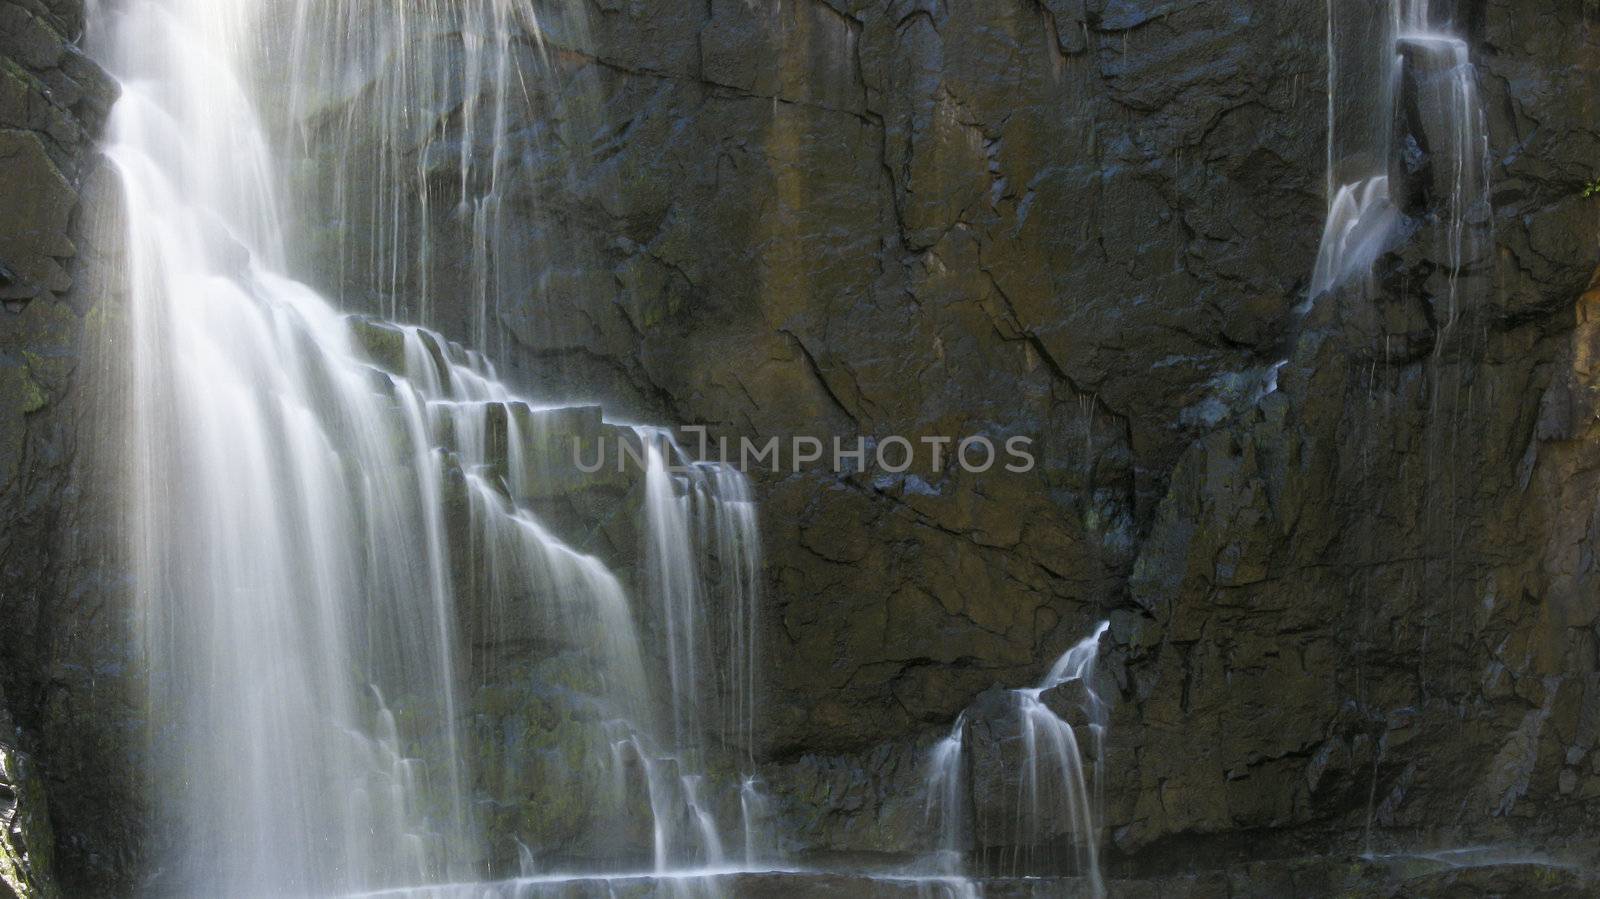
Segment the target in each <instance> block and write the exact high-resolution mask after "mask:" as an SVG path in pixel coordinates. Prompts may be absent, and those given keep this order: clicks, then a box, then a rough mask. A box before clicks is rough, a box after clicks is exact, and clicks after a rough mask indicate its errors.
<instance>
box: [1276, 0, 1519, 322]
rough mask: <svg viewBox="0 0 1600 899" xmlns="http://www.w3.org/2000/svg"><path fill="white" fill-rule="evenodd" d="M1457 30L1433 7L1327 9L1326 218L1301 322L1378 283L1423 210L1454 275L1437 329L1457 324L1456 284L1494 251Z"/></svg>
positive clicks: (1482, 148)
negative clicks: (1373, 278) (1330, 296)
mask: <svg viewBox="0 0 1600 899" xmlns="http://www.w3.org/2000/svg"><path fill="white" fill-rule="evenodd" d="M1454 27H1455V26H1454V24H1453V23H1451V22H1450V21H1448V19H1447V18H1446V17H1445V16H1444V15H1442V14H1441V13H1440V11H1439V10H1437V9H1434V8H1433V7H1432V4H1430V0H1387V8H1386V12H1385V14H1384V15H1380V16H1373V15H1371V14H1370V12H1369V11H1368V10H1367V9H1366V8H1365V7H1363V6H1362V5H1360V4H1345V3H1338V2H1335V0H1330V2H1329V4H1328V123H1327V127H1328V164H1327V171H1328V217H1327V221H1326V224H1325V225H1324V227H1323V233H1322V240H1321V242H1320V244H1319V246H1318V248H1317V260H1316V267H1315V269H1314V270H1313V272H1312V276H1311V286H1310V290H1309V292H1308V294H1307V296H1306V300H1305V304H1304V305H1303V306H1302V307H1301V311H1302V312H1304V311H1307V310H1309V309H1310V305H1311V303H1312V302H1314V301H1315V300H1316V299H1317V298H1318V297H1320V296H1322V295H1323V294H1325V293H1327V292H1328V291H1331V290H1333V289H1334V288H1336V287H1338V286H1340V285H1342V284H1344V283H1346V282H1348V281H1350V280H1352V279H1354V278H1357V277H1366V276H1367V275H1369V274H1370V273H1371V271H1372V267H1373V265H1374V263H1375V262H1376V261H1377V259H1378V258H1379V256H1380V255H1382V254H1383V253H1384V252H1385V251H1386V250H1388V249H1389V248H1390V246H1391V245H1392V243H1393V242H1394V240H1395V238H1396V236H1397V234H1398V232H1399V230H1400V229H1401V228H1402V226H1403V224H1404V223H1405V219H1406V216H1407V215H1414V214H1417V212H1418V210H1421V209H1426V210H1428V212H1427V213H1426V214H1427V215H1429V216H1433V215H1436V216H1437V217H1438V221H1437V222H1436V224H1437V226H1438V240H1439V241H1440V243H1441V247H1440V250H1441V258H1443V259H1444V260H1445V261H1446V263H1447V265H1448V267H1449V272H1448V275H1447V277H1448V286H1447V289H1446V294H1447V296H1446V299H1445V305H1446V308H1445V309H1443V310H1441V311H1440V316H1439V318H1440V319H1441V321H1442V322H1443V324H1444V325H1445V326H1448V325H1449V324H1450V323H1451V322H1453V321H1454V320H1455V318H1456V316H1457V314H1458V313H1459V311H1460V296H1459V287H1458V285H1459V279H1460V277H1461V275H1462V273H1463V270H1464V269H1466V268H1467V267H1469V266H1471V265H1472V264H1474V263H1476V262H1478V261H1480V260H1481V257H1482V255H1483V253H1484V252H1485V247H1486V245H1487V242H1486V237H1485V236H1484V235H1483V234H1482V233H1481V232H1482V231H1483V230H1484V226H1486V225H1487V220H1488V210H1487V205H1488V191H1489V183H1488V181H1489V167H1488V134H1487V128H1486V125H1485V122H1484V113H1483V106H1482V102H1481V101H1480V99H1479V97H1478V89H1477V73H1476V71H1475V70H1474V68H1473V66H1472V62H1471V59H1470V55H1469V48H1468V46H1467V43H1466V41H1465V40H1463V39H1462V38H1461V37H1460V36H1459V35H1458V34H1457V33H1455V31H1454Z"/></svg>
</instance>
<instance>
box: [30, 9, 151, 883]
mask: <svg viewBox="0 0 1600 899" xmlns="http://www.w3.org/2000/svg"><path fill="white" fill-rule="evenodd" d="M84 24H85V23H84V9H83V4H82V2H81V0H5V2H0V307H3V308H0V693H3V694H4V697H5V698H4V699H3V700H0V725H3V726H0V769H3V771H4V773H3V774H0V829H3V830H4V831H5V833H4V835H0V844H3V847H0V875H3V876H0V881H3V882H4V883H5V885H6V886H7V887H9V888H10V889H11V890H12V891H14V892H18V893H20V895H22V896H25V897H26V896H34V895H38V896H50V895H55V894H56V893H55V889H56V886H55V885H56V883H57V882H58V880H59V883H60V885H61V887H62V889H63V890H64V891H65V892H67V893H68V894H70V895H80V894H82V893H83V892H84V889H85V887H86V885H89V884H93V887H92V889H94V890H103V889H106V888H107V887H108V885H113V884H118V883H122V882H124V881H121V880H120V879H119V877H120V875H119V874H117V873H115V872H116V871H117V870H118V868H119V856H123V858H122V859H121V861H125V860H126V856H125V854H126V853H130V852H131V851H132V847H133V846H134V845H135V841H131V840H129V839H127V837H128V835H129V834H137V833H138V831H139V828H138V826H137V825H136V824H135V823H134V822H135V821H136V820H137V818H138V811H137V810H138V805H137V800H136V798H135V797H136V795H137V792H136V790H135V789H133V788H132V787H133V782H134V781H135V780H136V776H135V775H133V774H132V773H131V772H132V770H133V769H132V768H130V767H129V765H128V761H129V757H130V752H131V751H132V749H131V748H132V747H135V746H137V745H138V739H137V731H136V730H135V729H134V728H133V727H132V726H131V724H132V722H134V721H135V720H136V719H135V717H134V716H133V715H132V712H131V708H130V707H129V706H128V705H126V704H125V703H124V702H122V700H121V699H120V697H121V696H122V695H123V694H122V693H121V692H120V691H121V688H122V686H124V684H123V683H122V682H123V678H124V676H125V675H124V672H125V670H126V669H125V665H126V662H127V660H128V659H129V657H130V656H131V641H130V634H131V631H130V630H129V628H128V627H127V622H126V621H125V620H121V619H119V618H117V617H116V616H115V613H111V612H109V611H108V610H112V609H115V608H118V607H119V603H118V601H117V597H118V595H119V592H120V589H121V588H120V587H119V586H118V585H117V583H116V579H115V577H114V576H112V577H106V576H105V572H106V571H107V569H103V568H101V567H100V566H99V565H98V564H96V563H93V562H92V561H89V560H92V559H93V558H94V553H95V551H94V550H93V548H92V547H93V546H94V539H95V537H96V533H98V534H101V535H103V534H104V528H105V527H106V526H107V524H108V522H106V521H105V520H104V519H103V518H102V519H98V520H97V519H96V518H95V516H94V515H93V514H92V513H91V511H90V508H89V504H88V503H86V502H84V496H85V491H84V489H83V480H82V479H81V478H80V477H78V476H76V475H75V474H74V472H75V471H81V469H80V468H79V462H80V460H79V453H78V450H79V448H80V447H84V446H91V445H94V443H95V442H96V440H97V439H98V435H99V434H100V433H102V432H101V430H100V426H101V424H102V421H101V420H99V419H96V418H95V417H93V416H92V414H91V413H90V404H88V403H86V402H85V401H84V399H85V398H84V394H85V392H86V388H85V386H84V385H85V384H86V383H87V382H88V376H89V373H90V372H91V371H92V370H93V368H94V358H95V353H94V351H93V344H94V338H93V337H90V336H86V335H90V334H92V333H94V332H95V329H96V327H97V325H96V318H97V314H98V310H100V309H101V308H102V305H103V304H102V300H103V299H104V298H105V297H106V295H107V293H108V286H109V284H110V283H111V282H110V280H109V279H107V278H104V277H103V275H104V269H103V267H102V268H100V269H99V273H100V276H101V277H99V278H98V279H97V277H96V275H95V274H94V272H95V271H96V266H97V263H96V260H97V259H98V258H100V256H101V255H102V253H103V252H104V245H103V242H102V241H101V240H99V237H98V235H99V234H100V230H99V228H98V227H97V223H96V214H95V212H94V210H97V209H103V208H107V207H106V204H107V202H108V201H109V200H110V198H111V197H112V196H113V195H114V190H113V184H112V182H111V181H110V179H109V178H108V177H107V175H106V173H105V171H104V170H103V167H102V163H101V161H100V159H99V157H98V155H97V154H96V153H95V150H94V145H95V141H96V140H97V138H98V135H99V130H100V128H101V126H102V124H103V123H104V121H105V117H106V114H107V112H108V110H109V108H110V106H111V103H112V101H113V99H114V97H115V95H116V89H115V86H114V84H113V83H112V82H111V80H110V79H109V78H107V77H106V75H105V74H104V73H103V72H102V71H101V70H100V68H99V67H98V66H97V65H95V64H94V63H93V62H92V61H91V60H89V59H88V58H87V57H86V56H85V55H84V53H83V51H82V49H81V48H80V47H79V40H80V38H81V36H82V33H83V29H84ZM102 612H106V614H102ZM6 701H9V703H10V705H9V712H10V714H9V715H8V714H7V708H6V707H4V706H5V702H6ZM46 794H48V796H49V799H48V803H46V801H45V795H46ZM46 805H48V808H49V813H50V818H51V819H53V820H55V821H57V822H59V823H60V825H61V826H59V827H57V828H55V831H56V833H55V836H54V839H52V834H51V830H52V828H51V827H50V826H49V821H48V820H46V817H45V808H46ZM52 844H54V845H52ZM52 856H53V858H54V862H55V864H54V869H55V870H54V871H52V870H51V868H52V866H51V859H52ZM56 874H59V878H57V877H56V876H55V875H56ZM3 892H5V889H4V888H0V893H3Z"/></svg>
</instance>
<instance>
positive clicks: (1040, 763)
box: [923, 622, 1111, 896]
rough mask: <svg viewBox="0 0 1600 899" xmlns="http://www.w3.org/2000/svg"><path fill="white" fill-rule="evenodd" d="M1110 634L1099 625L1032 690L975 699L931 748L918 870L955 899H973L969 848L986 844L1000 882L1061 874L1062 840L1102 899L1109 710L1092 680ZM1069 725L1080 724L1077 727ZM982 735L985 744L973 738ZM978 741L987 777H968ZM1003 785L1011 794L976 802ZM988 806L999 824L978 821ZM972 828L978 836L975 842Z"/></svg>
mask: <svg viewBox="0 0 1600 899" xmlns="http://www.w3.org/2000/svg"><path fill="white" fill-rule="evenodd" d="M1110 627H1111V625H1110V623H1109V622H1103V623H1101V624H1100V626H1099V627H1097V628H1096V629H1095V631H1094V633H1092V634H1090V635H1089V636H1088V637H1086V638H1084V639H1083V640H1082V641H1080V642H1078V643H1077V644H1075V645H1074V646H1073V647H1072V648H1070V649H1068V650H1067V651H1066V652H1065V653H1064V654H1063V655H1062V656H1061V657H1060V658H1059V659H1057V660H1056V663H1055V664H1054V665H1052V666H1051V668H1050V672H1049V673H1048V674H1047V675H1046V676H1045V678H1044V680H1042V681H1041V682H1040V683H1039V685H1038V686H1036V687H1031V688H1026V689H1020V690H1006V691H1003V694H1002V695H999V696H996V697H994V699H995V700H996V701H994V702H988V703H986V702H983V701H982V700H980V702H979V703H978V705H976V706H974V707H973V708H972V709H969V710H968V711H966V712H963V713H962V714H961V715H960V716H958V717H957V719H956V723H955V726H954V727H953V728H952V729H951V731H950V733H949V735H948V736H946V737H944V738H943V739H941V740H939V741H938V742H937V743H935V744H934V745H933V748H932V750H931V751H930V753H929V758H928V774H927V778H926V782H925V787H924V788H925V790H926V800H925V802H926V804H925V817H926V819H927V821H928V823H929V824H930V825H933V829H934V830H935V832H936V834H937V837H938V846H937V847H935V850H934V852H933V853H932V855H931V856H930V857H929V858H928V859H927V860H925V861H924V863H923V868H924V869H927V870H930V871H931V872H932V873H933V874H935V875H936V876H939V877H942V878H946V879H947V880H948V881H949V883H950V884H951V886H950V889H951V891H953V892H954V893H955V894H957V895H977V894H978V892H977V886H976V885H975V884H974V883H973V882H972V881H970V880H968V879H967V878H966V877H965V876H964V870H965V865H964V859H965V858H966V856H967V855H968V853H969V852H971V851H972V850H973V849H974V848H975V846H974V844H975V843H979V842H988V843H990V844H991V845H990V846H986V847H981V848H982V849H983V851H985V852H986V853H989V852H994V851H998V852H999V853H1000V855H1001V858H1000V859H999V861H998V865H997V867H998V868H999V870H1000V872H1001V873H1004V874H1007V875H1010V876H1014V877H1032V876H1040V875H1045V874H1055V873H1059V871H1058V870H1057V869H1058V868H1059V867H1060V866H1059V864H1058V862H1059V860H1058V859H1057V858H1056V857H1055V855H1054V851H1053V848H1054V844H1056V843H1058V842H1061V841H1062V840H1063V839H1065V840H1066V841H1069V842H1070V843H1071V845H1072V847H1073V850H1072V851H1073V854H1074V858H1073V860H1072V862H1073V864H1072V870H1074V871H1076V872H1077V873H1078V874H1079V875H1080V876H1082V877H1083V878H1085V879H1086V881H1087V888H1088V890H1089V892H1090V893H1091V894H1092V895H1095V896H1101V895H1104V894H1105V883H1104V880H1103V878H1102V876H1101V873H1100V851H1099V839H1100V826H1101V822H1102V813H1101V809H1103V807H1104V805H1105V799H1104V789H1105V771H1104V763H1105V734H1106V728H1107V726H1108V724H1109V712H1110V709H1109V706H1108V704H1107V703H1106V701H1105V700H1104V699H1102V698H1101V697H1100V695H1099V694H1098V693H1097V692H1096V691H1095V688H1094V683H1093V681H1094V677H1095V660H1096V657H1097V656H1098V653H1099V649H1100V640H1101V638H1102V637H1104V636H1105V633H1106V631H1107V630H1109V629H1110ZM1069 717H1070V718H1074V719H1077V720H1078V724H1077V726H1074V724H1073V723H1072V722H1071V721H1069V720H1068V718H1069ZM979 726H981V728H982V730H983V732H984V734H983V736H982V737H979V736H976V735H975V734H974V733H973V731H974V728H975V727H979ZM1080 732H1082V736H1081V737H1080ZM980 741H981V742H983V743H987V744H988V745H987V747H986V749H985V751H984V756H983V764H985V765H988V766H990V768H991V770H988V771H981V772H980V771H974V770H970V768H969V765H968V762H967V761H966V756H967V754H968V753H972V752H975V751H978V750H979V748H980V747H979V746H976V745H969V744H974V743H978V742H980ZM973 764H974V765H976V764H977V763H976V762H974V763H973ZM980 776H981V777H982V778H983V779H984V780H985V783H986V786H985V787H982V788H980V787H979V786H978V785H977V784H976V783H974V779H975V778H978V777H980ZM999 785H1009V786H1010V788H1011V789H1012V790H1014V792H1013V793H1012V794H1011V795H1009V796H989V797H986V798H980V797H978V796H977V795H976V792H977V791H979V790H980V789H992V788H995V787H997V786H999ZM985 805H986V806H988V807H990V808H991V809H993V808H999V809H1002V811H1001V812H1000V817H1001V818H1002V819H1003V820H1001V821H990V822H986V821H983V820H975V818H981V817H982V815H983V810H982V809H980V808H978V806H985ZM974 827H976V828H977V829H978V830H979V831H981V832H982V834H980V835H979V836H976V837H975V836H974V834H973V829H974ZM1001 844H1003V845H1001ZM1006 856H1009V859H1008V858H1006Z"/></svg>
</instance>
